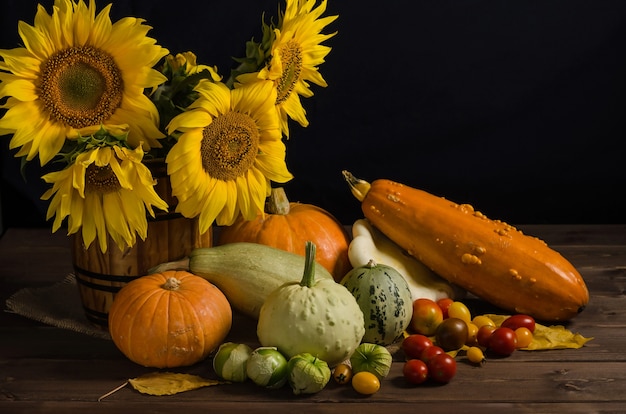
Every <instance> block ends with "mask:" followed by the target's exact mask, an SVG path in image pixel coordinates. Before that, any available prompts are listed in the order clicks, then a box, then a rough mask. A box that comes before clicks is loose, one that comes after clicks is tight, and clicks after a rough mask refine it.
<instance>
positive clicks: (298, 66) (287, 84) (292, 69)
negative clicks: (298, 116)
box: [276, 40, 302, 105]
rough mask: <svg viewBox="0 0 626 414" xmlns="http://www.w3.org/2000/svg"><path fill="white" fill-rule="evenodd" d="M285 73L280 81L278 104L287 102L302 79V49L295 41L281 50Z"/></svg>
mask: <svg viewBox="0 0 626 414" xmlns="http://www.w3.org/2000/svg"><path fill="white" fill-rule="evenodd" d="M280 56H281V60H282V63H283V72H282V74H281V76H280V79H279V80H278V87H277V89H278V96H277V98H276V104H277V105H280V104H281V103H283V102H285V101H286V100H287V98H289V95H291V92H293V89H294V88H295V87H296V84H297V83H298V79H300V72H302V49H301V48H300V44H299V43H298V42H296V41H295V40H291V41H290V42H288V43H286V44H285V45H284V46H283V47H282V48H281V50H280Z"/></svg>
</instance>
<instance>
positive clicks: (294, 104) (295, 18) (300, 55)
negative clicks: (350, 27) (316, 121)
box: [237, 0, 338, 137]
mask: <svg viewBox="0 0 626 414" xmlns="http://www.w3.org/2000/svg"><path fill="white" fill-rule="evenodd" d="M316 2H317V0H287V5H286V8H285V12H284V14H283V15H281V16H280V20H279V24H278V27H277V28H275V29H274V35H275V39H274V41H273V43H272V46H271V58H270V61H269V63H268V64H267V66H265V67H264V68H263V69H261V70H260V71H259V72H258V73H251V74H244V75H241V76H239V77H238V78H237V82H238V84H246V83H250V82H255V81H258V80H272V81H273V82H274V83H275V84H276V88H277V90H278V93H277V97H276V105H277V106H278V109H279V113H280V125H281V130H282V132H283V133H284V134H285V136H286V137H289V128H288V124H287V120H288V118H291V119H293V120H294V121H296V122H298V123H299V124H300V125H301V126H303V127H306V126H308V125H309V121H308V120H307V119H306V111H305V110H304V107H303V106H302V102H301V101H300V97H301V96H302V97H305V98H308V97H311V96H313V91H312V90H311V89H310V88H309V82H312V83H314V84H316V85H318V86H322V87H326V86H327V83H326V81H325V80H324V78H323V77H322V75H321V74H320V73H319V70H318V66H319V65H321V64H322V63H324V58H325V57H326V55H328V53H329V52H330V50H331V48H330V47H328V46H324V45H322V44H321V43H322V42H324V41H326V40H327V39H329V38H331V37H333V36H334V35H335V34H336V33H337V32H334V33H330V34H322V33H321V31H322V30H323V29H324V28H325V27H326V26H327V25H329V24H330V23H332V22H333V21H334V20H335V19H337V17H338V16H327V17H323V18H320V17H321V15H322V14H323V13H324V12H325V11H326V0H323V1H322V2H321V3H320V4H319V5H318V6H317V7H314V6H315V3H316Z"/></svg>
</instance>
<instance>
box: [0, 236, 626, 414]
mask: <svg viewBox="0 0 626 414" xmlns="http://www.w3.org/2000/svg"><path fill="white" fill-rule="evenodd" d="M518 227H519V228H520V229H521V230H523V231H524V232H525V233H527V234H531V235H534V236H538V237H540V238H542V239H544V240H545V241H546V242H547V243H548V244H549V245H550V246H551V247H553V248H554V249H555V250H557V251H559V252H560V253H561V254H562V255H563V256H565V257H566V258H567V259H569V260H570V261H571V262H572V263H573V264H574V265H575V266H576V267H577V268H578V270H579V271H580V273H581V274H582V275H583V277H584V278H585V280H586V282H587V285H588V287H589V290H590V293H591V299H590V303H589V306H588V307H587V309H586V310H585V311H584V312H583V313H581V314H580V315H579V316H577V317H576V318H574V319H573V320H572V321H571V322H570V323H568V324H566V327H567V328H568V329H570V330H572V331H573V332H578V333H580V334H582V335H583V336H585V337H593V338H594V339H593V340H592V341H590V342H588V343H587V345H585V346H584V347H583V348H581V349H576V350H573V349H568V350H551V351H535V352H529V351H517V352H515V353H514V354H513V355H511V356H510V357H508V358H502V359H489V360H488V362H487V363H486V364H485V365H484V366H481V367H477V366H472V365H469V364H467V363H464V362H462V361H459V363H458V372H457V375H456V376H455V377H454V379H453V380H452V381H451V382H450V383H449V384H446V385H439V386H435V385H427V386H417V387H411V386H407V384H406V383H405V381H404V380H403V378H402V362H403V358H404V356H403V355H402V352H401V351H399V352H397V353H396V354H395V355H394V364H393V366H392V369H391V373H390V375H389V376H388V377H387V378H386V379H385V380H384V381H383V383H382V387H381V390H380V391H379V392H378V393H377V394H374V395H372V396H369V397H365V396H360V395H358V394H356V393H355V392H354V391H353V390H352V388H351V387H349V386H338V385H336V384H334V383H332V382H331V383H329V385H328V386H327V387H326V388H325V389H324V390H323V391H322V392H320V393H318V394H315V395H309V396H295V395H292V393H291V390H290V389H289V387H284V388H282V389H280V390H274V391H268V390H265V389H262V388H260V387H257V386H255V385H254V384H253V383H251V382H248V383H246V384H229V385H219V386H214V387H207V388H202V389H198V390H194V391H189V392H185V393H181V394H177V395H173V396H163V397H155V396H147V395H143V394H140V393H138V392H137V391H134V390H133V389H132V388H130V387H125V388H123V389H121V390H120V391H118V392H116V393H115V394H113V395H111V396H110V397H108V398H106V399H104V400H102V401H101V402H98V398H99V397H100V396H101V395H103V394H105V393H106V392H108V391H110V390H112V389H114V388H115V387H117V386H118V385H120V384H122V383H123V382H124V381H125V380H126V379H128V378H135V377H138V376H140V375H142V374H145V373H148V372H154V371H155V370H154V369H150V368H145V367H141V366H138V365H136V364H134V363H132V362H130V361H129V360H127V359H126V358H125V357H124V356H123V355H122V354H121V353H120V352H119V351H118V350H117V349H116V348H115V346H114V345H113V343H112V342H111V341H109V340H106V339H97V338H94V337H91V336H88V335H85V334H80V333H76V332H73V331H69V330H64V329H60V328H55V327H51V326H48V325H44V324H42V323H39V322H35V321H32V320H30V319H28V318H25V317H23V316H19V315H16V314H13V313H8V312H1V313H0V413H4V414H8V413H67V414H71V413H79V412H80V413H90V414H96V413H123V412H135V413H170V412H171V413H174V412H178V413H182V412H203V413H226V412H228V413H233V412H247V413H253V412H259V413H286V412H297V411H302V412H303V413H315V412H329V413H346V412H382V410H387V411H388V412H394V413H396V412H415V413H420V412H422V413H435V414H437V413H449V412H454V413H467V412H477V413H478V412H480V413H531V412H532V413H560V412H563V413H585V414H587V413H626V396H625V395H626V394H625V391H626V352H625V349H626V317H625V315H626V296H625V293H626V225H545V226H544V225H526V226H518ZM0 269H1V273H0V282H1V283H0V299H2V303H3V304H4V303H5V300H6V299H7V298H8V297H9V296H11V295H12V294H13V293H15V292H16V291H18V290H19V289H21V288H24V287H43V286H48V285H51V284H54V283H56V282H59V281H61V280H62V279H63V278H64V277H65V276H66V275H67V274H68V273H69V272H71V270H72V267H71V260H70V250H69V242H68V239H67V237H66V236H65V235H63V234H61V233H59V234H51V233H50V231H49V229H14V228H10V229H8V230H7V232H6V233H5V234H4V236H2V238H0ZM76 294H77V295H78V292H76ZM467 304H468V305H469V306H470V308H472V309H476V310H478V309H480V310H481V311H483V310H485V311H492V312H496V313H497V312H499V311H498V309H495V308H491V307H490V306H489V305H488V304H486V303H484V302H483V301H480V300H478V299H472V300H468V301H467ZM255 329H256V325H255V323H254V321H252V320H250V319H248V318H246V317H243V316H241V315H235V319H234V324H233V329H232V331H231V333H230V335H229V337H228V338H227V340H232V341H237V342H246V343H248V344H250V345H251V346H257V345H258V343H257V342H256V333H255ZM170 371H175V372H184V373H192V374H197V375H201V376H203V377H207V378H215V376H214V374H213V372H212V369H211V362H210V359H208V360H205V361H203V362H201V363H199V364H197V365H194V366H192V367H188V368H181V369H176V370H170Z"/></svg>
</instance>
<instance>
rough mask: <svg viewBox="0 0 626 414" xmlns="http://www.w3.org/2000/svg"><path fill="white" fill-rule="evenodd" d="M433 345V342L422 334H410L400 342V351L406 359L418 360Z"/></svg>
mask: <svg viewBox="0 0 626 414" xmlns="http://www.w3.org/2000/svg"><path fill="white" fill-rule="evenodd" d="M432 345H433V341H432V340H431V339H430V338H429V337H427V336H426V335H422V334H412V335H409V336H407V337H406V338H404V339H403V340H402V350H403V351H404V355H405V356H406V357H407V358H408V359H414V358H415V359H420V357H421V355H422V352H424V350H425V349H426V348H428V347H430V346H432Z"/></svg>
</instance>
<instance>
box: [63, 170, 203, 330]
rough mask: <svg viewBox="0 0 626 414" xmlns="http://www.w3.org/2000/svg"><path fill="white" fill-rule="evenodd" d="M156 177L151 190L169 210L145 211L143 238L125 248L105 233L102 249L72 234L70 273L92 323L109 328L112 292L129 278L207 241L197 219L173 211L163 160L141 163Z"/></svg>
mask: <svg viewBox="0 0 626 414" xmlns="http://www.w3.org/2000/svg"><path fill="white" fill-rule="evenodd" d="M146 164H148V166H149V168H150V170H151V171H152V175H153V177H154V178H155V179H156V180H157V184H156V186H155V190H156V192H157V194H159V196H160V197H161V198H162V199H163V200H165V201H166V202H167V203H168V205H169V206H170V209H169V212H163V211H160V210H155V216H156V217H154V218H152V217H150V216H148V232H147V236H146V239H145V240H141V239H140V238H138V239H137V243H136V244H135V245H134V246H133V247H131V248H126V249H125V250H124V251H122V250H120V249H119V247H118V246H117V245H116V244H115V242H113V240H112V239H111V238H110V237H109V240H108V241H107V243H108V244H107V246H108V249H107V252H106V253H102V251H101V250H100V246H99V244H98V242H97V240H96V241H94V242H93V243H92V244H91V245H90V246H89V248H85V245H84V244H83V242H82V236H81V235H80V234H74V235H72V236H71V250H72V261H73V266H74V273H75V275H76V281H77V284H78V289H79V293H80V298H81V301H82V305H83V309H84V311H85V316H86V317H87V319H88V320H89V321H90V322H92V323H93V324H94V325H96V326H98V327H100V328H102V329H108V312H109V308H110V306H111V304H112V303H113V298H114V297H115V294H116V293H117V292H118V291H119V290H120V289H121V288H122V287H123V286H124V285H126V284H127V283H128V282H130V281H131V280H134V279H136V278H138V277H141V276H144V275H146V274H147V273H148V270H149V269H150V268H152V267H154V266H156V265H158V264H161V263H165V262H170V261H174V260H180V259H182V258H184V257H186V256H188V255H189V253H190V252H191V250H192V249H194V248H197V247H210V246H211V245H212V243H213V234H212V230H211V229H209V231H207V232H206V233H203V234H201V233H200V229H199V224H198V220H197V219H188V218H185V217H182V216H181V215H180V214H178V213H175V212H174V210H175V207H176V198H175V197H174V196H172V192H171V186H170V182H169V177H168V176H167V174H166V166H165V163H163V162H158V163H150V164H149V163H146Z"/></svg>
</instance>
